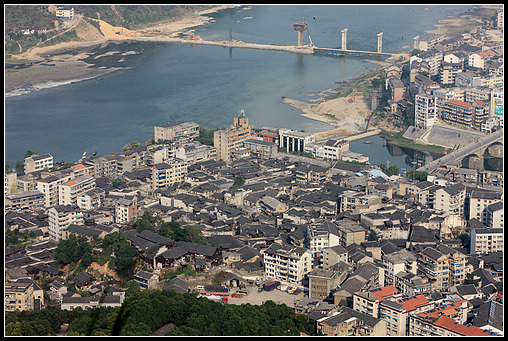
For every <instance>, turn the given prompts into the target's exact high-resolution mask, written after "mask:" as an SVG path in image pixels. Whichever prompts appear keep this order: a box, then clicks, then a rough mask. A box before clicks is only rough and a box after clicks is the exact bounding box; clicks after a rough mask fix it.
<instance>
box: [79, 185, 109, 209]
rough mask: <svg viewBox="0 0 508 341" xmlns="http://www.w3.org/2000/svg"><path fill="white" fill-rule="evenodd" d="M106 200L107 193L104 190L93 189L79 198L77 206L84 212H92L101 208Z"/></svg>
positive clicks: (81, 194)
mask: <svg viewBox="0 0 508 341" xmlns="http://www.w3.org/2000/svg"><path fill="white" fill-rule="evenodd" d="M105 199H106V192H105V191H104V190H103V189H102V188H98V187H95V188H92V189H90V190H88V191H86V192H82V193H80V194H78V196H77V200H76V202H77V205H78V207H79V208H80V209H82V210H83V211H90V210H93V209H97V208H99V207H100V206H101V205H102V203H103V202H104V200H105Z"/></svg>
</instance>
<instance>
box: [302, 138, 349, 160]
mask: <svg viewBox="0 0 508 341" xmlns="http://www.w3.org/2000/svg"><path fill="white" fill-rule="evenodd" d="M304 151H305V152H308V153H311V154H312V155H314V156H315V157H317V158H322V159H330V160H340V159H342V157H343V156H344V155H345V154H347V153H348V152H349V151H350V150H349V142H348V141H346V140H344V139H340V140H334V139H329V140H327V141H326V142H325V143H308V144H306V145H305V150H304Z"/></svg>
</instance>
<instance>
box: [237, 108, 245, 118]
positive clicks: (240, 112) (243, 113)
mask: <svg viewBox="0 0 508 341" xmlns="http://www.w3.org/2000/svg"><path fill="white" fill-rule="evenodd" d="M244 116H245V111H244V110H243V109H241V110H240V111H239V112H238V117H244Z"/></svg>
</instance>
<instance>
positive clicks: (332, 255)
mask: <svg viewBox="0 0 508 341" xmlns="http://www.w3.org/2000/svg"><path fill="white" fill-rule="evenodd" d="M339 262H344V263H347V262H348V251H347V249H346V248H345V247H344V246H342V245H340V244H339V245H335V246H328V247H325V248H323V267H324V268H328V267H330V266H332V265H335V264H337V263H339Z"/></svg>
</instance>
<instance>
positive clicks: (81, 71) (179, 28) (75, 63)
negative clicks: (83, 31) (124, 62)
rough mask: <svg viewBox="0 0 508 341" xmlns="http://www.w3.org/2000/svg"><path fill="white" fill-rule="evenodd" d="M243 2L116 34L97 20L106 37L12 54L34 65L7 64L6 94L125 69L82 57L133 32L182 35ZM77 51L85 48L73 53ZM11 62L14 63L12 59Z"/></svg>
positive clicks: (22, 62)
mask: <svg viewBox="0 0 508 341" xmlns="http://www.w3.org/2000/svg"><path fill="white" fill-rule="evenodd" d="M240 6H242V5H217V6H215V7H213V8H210V9H207V10H203V11H199V12H196V14H195V16H192V17H186V18H181V19H178V20H175V21H165V22H159V23H156V24H154V25H153V26H149V27H145V28H143V29H140V30H138V31H129V30H127V29H123V31H122V33H123V32H125V34H121V35H119V34H116V32H117V31H118V30H119V29H120V28H118V27H114V26H111V25H109V24H107V23H105V22H103V21H100V20H98V22H99V24H100V27H101V31H102V32H103V35H104V36H103V37H102V38H101V39H97V40H89V41H70V42H65V43H60V44H56V45H50V46H45V47H34V48H31V49H30V50H28V51H26V52H24V53H21V54H19V55H12V59H18V60H20V63H19V65H23V64H25V63H26V60H29V61H32V63H33V64H34V65H31V66H29V67H22V68H17V69H5V67H4V86H5V88H4V97H6V98H7V97H13V96H20V95H24V94H28V93H30V92H31V91H37V90H40V89H46V88H51V87H56V86H61V85H67V84H72V83H76V82H80V81H85V80H90V79H93V78H97V77H101V76H104V75H106V74H108V73H111V72H114V71H117V70H121V69H125V67H107V68H94V67H91V66H92V65H93V64H88V63H86V62H84V61H83V60H80V59H84V58H86V57H87V56H88V53H87V52H90V51H91V50H92V49H93V48H95V47H97V46H100V45H102V44H106V45H108V44H118V43H122V42H125V41H129V40H130V38H132V35H135V34H137V33H138V32H139V33H142V32H144V31H150V30H154V29H158V30H161V31H164V32H166V33H169V34H181V33H188V32H191V31H192V29H193V28H195V27H199V26H202V25H206V24H207V23H209V22H210V21H211V20H212V19H213V17H211V16H209V15H210V14H214V13H217V12H219V11H222V10H224V9H228V8H237V7H240ZM76 50H84V51H82V52H80V53H78V54H77V55H76V54H72V52H74V51H76ZM10 64H15V63H13V62H11V63H10Z"/></svg>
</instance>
